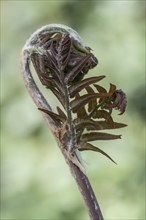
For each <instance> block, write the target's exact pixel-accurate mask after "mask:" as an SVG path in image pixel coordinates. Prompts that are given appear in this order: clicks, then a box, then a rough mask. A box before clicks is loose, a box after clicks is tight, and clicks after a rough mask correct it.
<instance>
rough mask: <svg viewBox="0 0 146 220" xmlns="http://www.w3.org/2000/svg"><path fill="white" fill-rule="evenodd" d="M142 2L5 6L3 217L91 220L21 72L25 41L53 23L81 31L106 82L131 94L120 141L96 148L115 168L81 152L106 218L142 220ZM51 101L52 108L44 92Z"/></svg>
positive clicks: (122, 119)
mask: <svg viewBox="0 0 146 220" xmlns="http://www.w3.org/2000/svg"><path fill="white" fill-rule="evenodd" d="M144 21H145V1H142V0H140V1H132V0H131V1H128V0H127V1H123V0H121V1H118V0H117V1H61V0H60V1H59V0H58V1H43V0H42V1H41V0H40V1H27V0H26V1H23V0H19V1H15V0H12V1H7V0H5V1H1V104H2V105H1V106H2V108H1V109H2V110H1V128H2V131H1V137H2V140H1V143H2V147H1V219H2V220H6V219H7V220H8V219H9V220H12V219H15V220H18V219H19V220H21V219H22V220H23V219H24V220H32V219H33V220H36V219H37V220H47V219H48V220H60V219H62V220H64V219H74V220H76V219H80V220H81V219H82V220H87V219H89V218H88V215H87V212H86V210H85V207H84V203H83V201H82V198H81V195H80V193H79V192H78V188H77V186H76V184H75V182H74V180H73V178H72V176H71V174H70V172H69V169H68V167H67V165H66V163H65V161H64V159H63V156H62V155H61V153H60V150H59V149H58V147H57V144H56V142H55V140H54V137H53V135H52V134H51V132H50V131H49V129H48V127H47V125H46V124H45V122H44V120H43V118H42V116H41V114H40V112H38V110H37V109H36V106H35V105H34V103H33V101H32V100H31V98H30V97H29V95H28V92H27V90H26V88H25V86H24V83H23V80H22V76H21V74H20V64H19V60H20V51H21V48H22V47H23V45H24V43H25V41H26V39H27V38H28V37H29V36H30V35H31V34H32V33H33V32H34V31H35V30H36V29H38V28H40V27H41V26H43V25H46V24H49V23H63V24H66V25H69V26H71V27H72V28H74V29H75V30H76V31H78V32H79V34H80V35H81V37H82V38H83V39H84V42H85V43H86V45H87V46H90V47H91V48H93V49H94V54H95V55H96V56H97V58H98V60H99V65H98V66H97V68H95V69H94V70H92V71H90V73H89V74H88V76H90V75H103V74H105V75H106V76H107V77H106V79H104V82H101V85H105V86H107V87H108V85H109V83H110V82H112V83H114V84H116V85H117V87H118V88H122V89H123V90H124V91H125V92H126V93H127V95H128V100H129V102H128V108H127V112H126V114H125V115H123V116H115V117H116V119H117V121H120V122H123V123H126V124H128V127H126V128H124V129H121V130H118V131H117V133H118V134H122V135H123V137H122V140H116V141H110V142H99V143H98V142H97V143H96V144H97V146H100V147H101V148H102V149H104V150H105V151H106V152H107V153H109V154H110V155H111V156H112V157H113V159H114V160H116V162H117V163H118V165H117V166H116V165H114V164H113V163H111V162H110V161H109V160H107V159H106V158H104V157H102V156H101V155H99V154H96V153H93V152H87V153H86V152H85V153H83V160H84V163H85V166H86V170H87V175H88V176H89V179H90V180H91V183H92V185H93V188H94V190H95V193H96V195H97V198H98V201H99V203H100V206H101V209H102V211H103V215H104V217H105V219H106V220H144V219H146V218H145V206H144V202H145V198H144V186H145V182H144V181H145V180H144V158H145V157H144V127H145V117H144V115H145V93H144V87H145V74H144V71H145V66H144V65H145V52H144V42H145V39H144V31H145V30H144V28H145V24H144ZM47 94H48V100H49V103H52V105H54V99H53V96H52V94H51V93H50V92H49V91H47Z"/></svg>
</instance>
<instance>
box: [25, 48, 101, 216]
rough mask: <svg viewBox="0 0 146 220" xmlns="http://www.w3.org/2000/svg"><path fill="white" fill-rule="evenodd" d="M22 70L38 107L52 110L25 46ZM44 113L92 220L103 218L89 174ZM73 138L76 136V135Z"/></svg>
mask: <svg viewBox="0 0 146 220" xmlns="http://www.w3.org/2000/svg"><path fill="white" fill-rule="evenodd" d="M21 71H22V74H23V79H24V82H25V85H26V88H27V89H28V92H29V94H30V96H31V97H32V99H33V101H34V102H35V104H36V106H37V107H38V108H45V109H48V110H50V111H51V107H50V105H49V104H48V103H47V101H46V99H45V97H44V96H43V94H42V93H41V92H40V90H39V88H38V87H37V85H36V83H35V81H34V79H33V77H32V75H31V71H30V68H29V53H28V52H27V51H26V50H25V48H24V50H23V51H22V54H21ZM66 94H67V93H66ZM66 101H67V103H68V102H69V99H67V100H66ZM67 108H68V110H69V111H68V120H69V122H70V126H71V127H70V129H71V131H72V132H73V128H72V126H73V124H72V123H71V122H72V116H71V113H70V109H69V108H70V106H69V103H68V104H67ZM42 114H43V117H44V118H45V120H46V122H47V124H48V126H49V128H50V130H51V131H52V133H53V134H54V136H55V138H56V140H57V142H58V145H59V147H60V150H61V151H62V153H63V155H64V157H65V160H66V162H67V164H68V165H69V167H70V170H71V173H72V175H73V177H74V178H75V180H76V183H77V185H78V188H79V190H80V192H81V194H82V196H83V199H84V201H85V204H86V207H87V209H88V213H89V216H90V218H91V219H92V220H103V216H102V213H101V210H100V207H99V204H98V202H97V200H96V197H95V194H94V192H93V189H92V187H91V184H90V182H89V180H88V178H87V176H86V175H85V174H84V173H83V172H82V171H81V170H80V169H79V168H78V167H77V166H76V165H75V164H74V163H72V161H71V160H69V158H68V157H67V156H66V154H65V151H64V149H66V148H67V149H68V146H64V144H65V145H67V143H62V141H61V140H60V138H59V135H58V133H59V128H58V125H57V124H56V123H55V122H54V121H53V120H52V119H51V117H49V115H47V114H45V113H43V112H42ZM72 132H71V133H72ZM72 135H74V133H72ZM72 138H74V136H73V137H72ZM73 144H74V143H73Z"/></svg>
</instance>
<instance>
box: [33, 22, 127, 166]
mask: <svg viewBox="0 0 146 220" xmlns="http://www.w3.org/2000/svg"><path fill="white" fill-rule="evenodd" d="M29 43H30V44H31V45H33V46H34V47H33V49H31V52H30V58H31V61H32V63H33V66H34V68H35V70H36V72H37V75H38V77H39V79H40V81H41V82H42V84H43V85H45V86H46V88H48V89H50V90H51V91H52V93H53V94H54V95H55V96H56V97H57V99H58V100H59V101H60V103H61V105H62V107H63V108H62V109H61V108H60V107H58V106H57V112H51V111H48V110H46V109H40V110H41V111H43V112H45V113H46V114H48V115H49V116H50V117H51V118H52V119H53V120H54V121H55V122H57V124H58V126H59V127H60V130H61V129H63V131H62V135H61V136H62V139H63V140H65V141H67V142H69V143H71V144H70V146H71V147H70V149H67V150H68V151H69V152H70V153H71V155H75V156H76V157H77V158H78V156H77V155H78V151H83V150H92V151H97V152H99V153H102V154H103V155H104V156H106V157H108V158H109V159H111V157H110V156H108V155H107V154H106V153H105V152H103V151H102V150H101V149H99V148H96V147H95V146H93V145H91V144H90V143H88V142H90V141H95V140H114V139H118V138H121V135H115V134H109V133H106V132H105V133H103V132H101V130H106V129H112V130H113V129H117V128H122V127H125V126H126V125H125V124H122V123H117V122H114V120H113V118H112V111H113V109H118V110H119V111H120V114H123V113H124V111H125V108H126V104H127V98H126V95H125V93H124V92H123V91H122V90H117V88H116V86H115V85H113V84H110V88H109V90H108V91H107V90H106V89H105V88H104V87H102V86H101V85H99V84H98V82H99V81H101V80H102V79H103V78H105V76H95V77H88V78H85V79H84V77H85V75H86V74H87V73H88V71H89V70H90V69H92V68H94V67H95V66H96V65H97V64H98V60H97V58H96V57H95V56H94V55H93V53H92V52H91V49H90V48H89V47H86V46H84V44H83V43H82V40H81V39H80V37H79V35H78V34H77V33H76V32H75V31H74V30H72V29H70V28H68V27H66V26H63V25H62V26H61V25H55V26H50V28H49V27H48V29H47V30H46V29H45V30H42V31H40V32H39V33H38V38H37V40H35V41H33V40H32V42H29ZM65 126H66V128H65V129H64V127H65ZM96 130H97V131H96ZM99 130H100V132H99ZM78 160H79V162H80V159H79V158H78ZM111 160H112V159H111ZM112 161H113V160H112Z"/></svg>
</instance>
